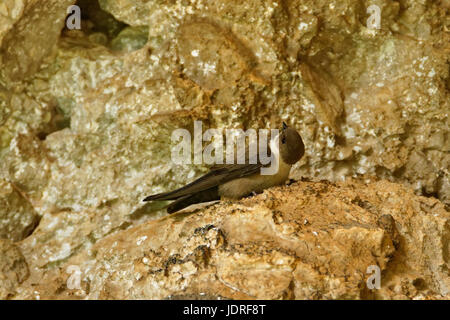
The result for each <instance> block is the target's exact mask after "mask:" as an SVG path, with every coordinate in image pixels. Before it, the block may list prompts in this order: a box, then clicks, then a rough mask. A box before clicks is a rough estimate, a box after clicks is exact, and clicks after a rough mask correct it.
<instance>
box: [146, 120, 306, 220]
mask: <svg viewBox="0 0 450 320" xmlns="http://www.w3.org/2000/svg"><path fill="white" fill-rule="evenodd" d="M269 148H270V152H271V153H272V155H273V157H272V159H273V160H272V161H274V162H275V166H277V167H278V170H277V171H276V172H275V173H274V174H271V175H263V174H261V169H262V168H264V167H267V165H263V164H262V163H261V162H260V161H246V163H245V164H220V165H214V166H213V167H212V168H211V169H210V171H209V172H208V173H206V174H205V175H203V176H201V177H200V178H198V179H196V180H195V181H193V182H191V183H189V184H187V185H185V186H183V187H181V188H179V189H176V190H173V191H169V192H164V193H159V194H154V195H150V196H148V197H146V198H145V199H144V200H143V201H144V202H147V201H167V200H174V202H172V203H171V204H169V206H167V213H169V214H171V213H174V212H177V211H180V210H182V209H184V208H186V207H189V206H190V205H193V204H197V203H204V202H211V201H216V200H221V199H222V198H225V199H241V198H243V197H247V196H249V195H252V194H258V193H261V192H263V191H264V190H265V189H267V188H270V187H273V186H277V185H281V184H283V183H285V181H286V180H287V179H288V177H289V173H290V170H291V167H292V166H293V165H294V164H295V163H297V162H298V161H299V160H300V159H301V158H302V157H303V155H304V153H305V145H304V143H303V140H302V137H301V136H300V134H299V133H298V132H297V131H296V130H295V129H293V128H290V127H288V126H287V125H286V123H284V122H283V124H282V128H281V130H280V132H279V134H278V135H277V136H276V137H275V138H274V139H271V141H270V144H269ZM251 163H254V164H251ZM270 165H271V166H273V163H272V164H270Z"/></svg>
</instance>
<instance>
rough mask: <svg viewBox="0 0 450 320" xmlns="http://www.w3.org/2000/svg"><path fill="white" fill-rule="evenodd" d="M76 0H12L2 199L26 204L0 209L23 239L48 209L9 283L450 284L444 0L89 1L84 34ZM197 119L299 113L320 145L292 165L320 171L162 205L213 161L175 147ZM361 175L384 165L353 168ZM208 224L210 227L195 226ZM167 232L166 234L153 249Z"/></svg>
mask: <svg viewBox="0 0 450 320" xmlns="http://www.w3.org/2000/svg"><path fill="white" fill-rule="evenodd" d="M72 3H74V1H71V0H65V1H53V0H52V1H41V0H28V1H25V0H23V1H9V0H6V1H3V2H2V4H0V179H1V181H7V183H6V184H5V186H4V187H3V189H2V190H0V193H1V194H3V195H4V197H3V198H1V197H0V201H6V202H4V203H6V204H7V205H9V204H11V203H17V202H18V201H12V200H11V199H16V200H20V199H27V202H26V203H28V204H30V206H31V207H30V208H28V205H27V207H26V208H27V209H26V210H24V209H23V208H22V207H21V206H20V205H19V204H17V205H16V204H15V205H13V206H12V207H11V210H9V209H8V210H7V211H1V210H0V214H1V216H2V217H3V216H7V217H8V219H9V220H8V221H9V222H8V223H6V224H3V225H2V227H1V228H2V230H8V232H7V234H9V236H6V237H11V234H14V236H13V237H12V239H14V240H19V239H23V238H24V237H26V235H28V233H29V232H28V231H27V230H28V229H27V227H25V225H28V222H27V223H25V224H23V223H22V222H23V221H32V219H29V218H30V217H32V216H35V215H38V216H39V217H42V219H41V221H40V224H39V226H38V228H37V229H36V230H35V231H34V233H33V234H32V235H31V236H30V237H27V238H25V239H24V240H22V241H21V242H20V246H21V251H23V254H24V256H25V257H26V259H27V261H28V264H29V265H30V266H31V267H30V278H29V279H28V280H27V281H28V282H27V284H24V285H23V287H21V288H22V289H20V290H19V291H20V292H19V293H12V295H13V296H14V297H16V298H20V297H26V298H35V297H38V296H39V297H40V296H41V294H40V293H37V294H36V293H34V291H33V290H31V288H32V286H31V284H36V285H37V286H38V287H39V288H40V289H39V290H37V292H42V297H47V298H51V297H55V298H61V297H73V298H80V297H88V298H94V297H102V298H118V297H129V298H136V297H147V298H173V297H179V296H185V297H198V296H208V297H232V298H254V297H260V298H286V299H287V298H293V297H294V298H302V297H303V298H386V299H388V298H418V299H420V298H433V297H435V298H439V297H443V296H446V295H448V286H449V285H448V280H447V279H448V256H449V254H448V240H447V239H448V222H447V220H446V219H447V218H441V216H442V215H443V216H444V217H447V216H446V214H447V213H446V212H444V211H443V210H445V209H444V207H443V206H446V208H447V209H448V206H449V204H450V193H449V192H450V180H449V176H450V175H449V167H450V155H449V151H450V139H448V136H449V127H450V123H449V117H448V110H450V105H449V103H450V96H449V95H450V90H449V87H450V76H449V61H448V56H449V54H450V45H449V44H450V34H449V32H448V30H449V28H450V25H449V19H448V17H449V11H448V10H449V6H448V1H428V2H418V1H415V0H400V1H387V0H377V1H373V4H376V5H378V6H379V7H380V9H381V20H380V22H381V28H380V29H379V30H374V29H371V28H369V27H368V25H367V20H368V19H369V14H368V13H367V4H365V3H363V2H361V1H356V0H343V1H329V0H314V1H313V0H294V1H275V0H265V1H259V0H255V1H253V0H251V1H237V0H233V1H230V0H214V1H213V0H195V1H194V0H192V1H145V0H142V1H129V0H121V1H109V0H101V1H99V3H95V2H92V1H91V2H89V3H88V2H86V1H80V2H78V4H80V6H81V7H82V9H83V10H89V11H90V12H89V14H88V13H87V12H84V13H83V21H82V24H81V25H82V30H67V29H63V27H64V19H65V16H66V12H67V11H66V9H67V7H68V6H69V5H70V4H72ZM371 3H372V2H371ZM147 33H148V41H147V42H146V43H145V41H146V34H147ZM144 43H145V44H144ZM194 120H201V121H202V123H203V129H204V130H206V129H208V128H217V129H227V128H242V129H249V128H253V129H260V128H278V127H279V126H280V124H281V122H282V121H286V122H287V123H288V124H289V125H290V126H292V127H294V128H296V129H297V130H298V131H299V132H300V133H301V135H302V137H303V140H304V142H305V146H306V154H305V156H304V157H303V158H302V160H301V161H300V162H299V163H298V164H296V165H295V166H294V168H293V170H292V172H291V177H292V178H296V179H299V180H300V179H301V178H303V177H307V178H308V179H310V180H311V182H309V183H306V182H301V183H299V184H298V185H295V186H293V187H291V188H288V189H277V190H278V191H276V194H275V196H270V197H269V195H271V194H272V193H271V192H272V191H270V192H267V193H266V194H265V195H264V196H259V197H257V198H255V199H256V200H253V199H247V200H243V201H242V203H240V204H239V205H238V204H236V203H226V202H225V203H223V204H221V205H220V206H218V207H213V208H216V209H217V210H216V209H214V210H216V211H217V214H216V211H214V210H213V209H211V208H209V209H207V210H205V211H200V214H201V216H199V217H198V216H197V215H187V216H186V217H184V216H183V215H176V216H173V217H168V218H164V219H163V220H158V219H160V218H161V217H163V216H164V215H165V212H164V210H162V208H163V207H164V205H165V203H161V204H159V203H150V204H145V205H144V204H143V203H142V202H141V200H142V199H143V198H144V197H145V196H147V195H149V194H152V193H157V192H163V191H167V190H170V189H174V188H176V187H179V186H181V185H183V184H185V183H186V182H188V181H191V180H192V179H194V178H195V177H197V176H199V175H200V174H202V173H204V172H205V171H206V170H207V167H206V166H203V165H186V166H179V165H175V164H174V163H173V162H172V161H171V147H172V146H173V145H174V144H175V142H174V141H172V140H171V134H172V132H173V130H175V129H179V128H184V129H187V130H188V131H189V132H191V133H192V131H193V121H194ZM365 174H368V175H371V176H377V177H378V178H379V179H383V180H382V181H381V182H377V183H372V184H370V185H368V186H366V185H364V184H362V183H360V182H354V186H353V184H352V182H347V183H343V182H342V181H344V180H345V179H346V178H357V177H358V176H362V175H365ZM321 179H324V180H327V181H329V182H331V183H337V182H339V181H341V182H340V183H339V184H337V185H336V186H335V185H329V184H326V183H321V182H319V181H320V180H321ZM313 181H315V182H313ZM387 181H391V182H392V183H394V184H390V183H389V182H387ZM396 183H398V184H396ZM401 185H403V187H402V186H401ZM8 186H14V188H15V189H14V191H13V192H12V193H10V192H9V191H8V190H9V187H8ZM352 186H353V187H352ZM404 187H408V188H411V189H412V190H413V191H414V192H415V194H416V195H425V196H427V197H428V198H420V197H416V196H414V195H413V194H412V193H411V192H410V191H406V190H409V189H404ZM334 188H338V189H334ZM337 190H339V192H338V191H337ZM347 193H348V199H347V198H345V195H346V194H347ZM299 194H300V195H299ZM390 194H392V195H390ZM10 197H12V198H10ZM342 197H344V198H342ZM272 198H273V199H272ZM434 198H437V199H439V201H441V202H438V200H434ZM1 199H3V200H1ZM5 199H6V200H5ZM284 199H286V201H285V203H283V201H281V200H284ZM349 199H350V200H349ZM253 201H256V202H253ZM24 203H25V202H24ZM245 203H248V206H247V205H245ZM302 206H303V207H302ZM249 208H250V209H249ZM436 208H438V209H436ZM28 209H30V210H28ZM346 210H349V211H346ZM436 210H437V216H434V215H435V214H436V213H435V211H436ZM213 211H214V212H215V213H214V214H212V212H213ZM14 212H15V213H17V212H19V213H23V214H20V217H19V215H17V214H13V213H14ZM29 212H33V214H32V215H31V214H28V213H29ZM354 212H358V215H354ZM11 216H13V217H14V219H10V217H11ZM202 217H203V218H202ZM155 219H156V220H157V221H156V222H149V220H155ZM177 219H178V220H177ZM196 219H198V220H196ZM202 219H205V220H202ZM310 219H312V220H310ZM183 221H185V222H183ZM242 221H244V222H245V221H247V222H245V223H244V222H242ZM313 222H314V223H313ZM319 222H320V223H319ZM18 223H19V224H18ZM184 223H185V224H186V228H187V229H186V231H185V232H184V231H180V230H178V229H177V228H179V227H181V226H180V225H184ZM207 224H211V225H213V226H214V227H213V228H211V229H209V231H208V232H207V233H206V234H207V235H208V236H207V237H212V238H211V239H215V240H211V239H209V238H206V239H204V236H203V235H199V234H197V233H195V232H194V231H195V228H197V227H200V228H204V227H206V226H207ZM241 224H242V226H241ZM30 225H32V224H30ZM156 226H160V229H161V230H159V229H158V228H157V227H156ZM16 228H17V229H16ZM140 228H142V229H140ZM155 228H156V229H158V230H155ZM202 230H203V229H202ZM267 230H269V231H267ZM324 230H325V231H324ZM25 231H26V232H25ZM313 231H314V232H316V233H317V235H316V234H315V233H312V232H313ZM147 232H148V235H147V234H146V233H147ZM165 232H167V234H166V233H165ZM135 233H136V234H135ZM160 233H162V234H160ZM154 234H156V236H155V237H156V238H158V237H162V239H163V240H164V241H167V242H161V243H153V242H152V244H151V248H152V249H151V250H148V251H145V254H146V255H148V256H145V258H147V259H148V261H150V262H148V261H147V260H146V261H147V263H140V262H139V261H141V260H143V258H144V256H143V253H141V252H139V250H138V248H140V247H141V246H137V247H138V248H135V247H136V242H137V241H138V238H139V237H143V236H147V237H148V239H152V241H156V240H154V237H153V235H154ZM114 237H117V239H121V240H120V243H122V245H123V246H122V245H120V246H119V244H118V245H117V246H119V247H120V250H122V251H123V253H122V251H120V250H119V249H117V248H116V246H113V243H114V242H112V243H110V242H109V241H110V239H116V238H114ZM121 237H124V238H123V240H122V238H121ZM133 237H134V238H133ZM205 237H206V236H205ZM246 237H247V238H246ZM189 239H191V240H189ZM242 239H247V240H246V241H243V240H242ZM163 240H161V241H163ZM188 240H189V241H191V242H192V243H191V242H189V241H188ZM111 241H112V240H111ZM114 241H115V240H114ZM214 241H215V242H217V244H215V245H213V244H212V243H213V242H214ZM189 243H191V244H190V246H189ZM184 246H186V247H184ZM205 246H206V247H205ZM208 246H209V247H208ZM317 246H320V248H318V247H317ZM162 247H171V248H172V249H171V250H172V251H171V252H170V253H168V252H166V251H164V250H163V249H161V248H162ZM94 248H95V250H94ZM132 248H134V249H132ZM198 248H199V249H198ZM136 250H137V251H136ZM146 250H147V247H146ZM152 250H153V251H152ZM309 252H311V254H309ZM96 254H97V255H98V257H99V259H98V260H96V259H94V257H95V255H96ZM124 257H129V258H130V260H127V259H128V258H126V259H125V258H124ZM108 259H110V260H108ZM108 261H110V262H111V265H108V264H107V262H108ZM274 261H279V264H277V263H276V262H274ZM370 264H377V265H379V266H380V268H381V269H382V270H383V279H384V280H383V281H385V284H383V288H382V289H381V290H379V291H375V292H373V291H370V290H367V288H366V287H365V286H364V283H365V279H366V278H367V274H366V268H367V266H368V265H370ZM70 266H80V268H81V269H82V271H83V272H84V273H85V274H86V276H85V277H84V278H83V281H82V285H81V287H82V288H81V289H79V290H78V291H77V290H75V291H70V290H67V278H68V277H70V276H71V275H73V274H71V272H70V270H72V269H70V268H69V267H70ZM108 266H109V267H110V268H112V269H111V270H113V271H114V272H113V271H111V275H110V274H109V273H108V272H109V271H107V270H108V269H107V268H108ZM252 266H254V268H253V267H252ZM68 268H69V269H70V270H69V271H68ZM135 270H138V271H135ZM148 270H150V271H148ZM446 270H447V271H446ZM72 271H73V270H72ZM146 272H147V273H146ZM148 272H150V273H148ZM446 272H447V274H446ZM110 276H111V277H110ZM136 277H137V278H140V279H141V278H142V280H136ZM259 278H263V279H264V285H262V286H261V287H259V286H257V285H256V284H255V282H254V281H255V280H254V279H259ZM111 279H114V280H111ZM207 288H209V289H208V290H209V291H208V290H206V289H207ZM203 293H205V295H201V294H203ZM8 295H10V294H9V293H8Z"/></svg>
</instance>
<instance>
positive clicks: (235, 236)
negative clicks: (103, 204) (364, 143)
mask: <svg viewBox="0 0 450 320" xmlns="http://www.w3.org/2000/svg"><path fill="white" fill-rule="evenodd" d="M97 214H98V213H89V212H85V213H84V214H83V215H80V214H73V213H69V212H61V213H59V214H58V215H57V216H55V217H54V218H53V219H52V220H49V221H47V222H45V221H44V223H42V227H41V226H40V227H39V229H38V230H36V231H35V233H33V235H32V236H31V237H29V238H27V239H26V240H24V241H23V242H21V243H20V248H21V250H22V252H23V253H24V255H25V257H26V259H27V261H28V263H29V264H30V268H31V269H32V270H34V271H33V272H32V275H31V276H30V278H29V279H28V280H27V281H26V282H25V283H24V284H23V285H22V286H21V287H20V292H19V294H18V295H17V296H15V297H16V298H29V299H32V298H34V297H35V295H39V296H40V298H41V299H42V298H52V299H55V298H58V299H59V298H87V299H165V298H171V297H184V296H186V297H188V296H202V295H206V296H209V297H222V298H231V299H430V298H433V299H436V298H437V299H439V298H445V297H446V298H448V297H449V293H450V292H449V290H450V277H449V274H448V267H449V261H448V257H449V245H448V244H449V241H450V237H449V235H450V213H449V212H448V211H446V210H445V209H444V206H443V204H442V203H440V202H439V201H438V200H436V199H429V198H425V197H419V196H415V195H414V194H413V192H412V191H411V190H409V189H407V188H405V187H403V186H401V185H398V184H394V183H390V182H387V181H370V179H369V180H366V181H356V180H348V181H346V182H343V183H338V184H331V183H328V182H308V181H303V182H297V183H294V184H291V185H290V186H284V187H278V188H272V189H269V190H266V191H265V192H264V193H263V194H261V195H258V196H255V197H251V198H247V199H243V200H241V201H236V202H229V201H225V202H223V203H220V204H212V205H209V206H206V207H204V206H203V208H197V209H195V208H192V209H187V210H185V211H183V212H179V213H176V214H173V215H171V216H168V217H165V218H162V219H159V220H155V221H149V222H145V223H141V224H139V225H136V226H134V227H129V228H127V229H124V228H120V229H118V230H117V231H116V232H114V233H112V234H110V235H104V236H101V237H99V238H98V239H97V237H96V236H91V237H90V238H91V241H90V243H91V244H90V245H88V246H86V243H87V241H86V240H82V238H84V237H86V234H87V232H89V230H94V229H96V230H97V231H94V233H96V232H101V229H102V228H103V227H102V226H106V224H109V223H110V222H111V221H108V220H107V219H105V217H106V216H103V218H101V217H97V216H96V215H97ZM76 216H77V217H78V218H76V220H73V218H74V217H76ZM89 217H91V218H89ZM94 217H95V218H94ZM93 218H94V219H95V222H94V220H93ZM80 219H81V220H80ZM111 219H112V216H111ZM63 221H64V223H63ZM69 221H72V222H69ZM69 228H70V229H71V231H69ZM92 228H93V229H92ZM55 230H56V232H57V233H58V234H59V236H58V237H49V234H52V233H54V232H55ZM91 232H92V231H91ZM80 240H81V241H80ZM54 241H58V243H59V245H62V247H61V248H59V249H58V247H57V246H56V243H53V244H52V242H54ZM74 241H78V243H79V245H78V246H77V245H75V244H74ZM64 246H65V247H66V248H65V249H64V248H63V247H64ZM53 248H54V249H55V250H56V251H55V255H53V253H51V255H47V254H46V253H47V252H49V251H50V250H53ZM41 251H42V253H40V252H41ZM49 253H50V252H49ZM56 258H58V259H60V260H58V261H59V262H58V264H54V263H52V261H53V262H55V261H56V260H55V259H56ZM61 259H62V260H61ZM35 266H36V267H37V266H38V268H35ZM374 266H375V267H378V268H379V270H380V271H381V273H380V277H381V288H380V289H371V288H370V287H368V285H367V281H368V280H369V276H370V275H371V274H372V273H371V272H370V270H372V269H370V268H373V267H374ZM369 267H370V268H369ZM71 268H72V269H77V270H79V272H80V282H79V287H78V288H71V289H69V288H68V287H67V281H68V279H69V278H70V277H71V274H70V270H71Z"/></svg>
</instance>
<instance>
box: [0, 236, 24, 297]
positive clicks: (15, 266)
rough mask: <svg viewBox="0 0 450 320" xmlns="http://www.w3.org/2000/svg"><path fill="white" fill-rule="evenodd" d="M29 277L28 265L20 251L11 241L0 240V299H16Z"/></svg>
mask: <svg viewBox="0 0 450 320" xmlns="http://www.w3.org/2000/svg"><path fill="white" fill-rule="evenodd" d="M28 276H29V271H28V265H27V262H26V260H25V258H24V257H23V255H22V253H21V252H20V249H19V248H18V247H17V246H15V245H14V244H13V243H12V242H11V241H9V240H0V299H1V300H4V299H10V298H12V297H14V296H15V295H16V294H17V290H18V289H19V286H20V284H21V283H22V282H24V281H25V280H26V279H27V278H28Z"/></svg>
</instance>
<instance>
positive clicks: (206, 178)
mask: <svg viewBox="0 0 450 320" xmlns="http://www.w3.org/2000/svg"><path fill="white" fill-rule="evenodd" d="M261 167H262V165H261V163H256V164H224V165H215V166H214V167H212V168H211V171H210V172H208V173H207V174H205V175H203V176H201V177H200V178H198V179H197V180H195V181H193V182H191V183H189V184H187V185H185V186H184V187H181V188H179V189H177V190H174V191H170V192H164V193H159V194H155V195H151V196H148V197H147V198H145V199H144V201H152V200H175V199H178V198H181V197H184V196H187V195H190V194H194V193H197V192H201V191H204V190H208V189H210V188H214V187H217V186H219V185H221V184H223V183H225V182H228V181H230V180H234V179H238V178H242V177H246V176H250V175H252V174H255V173H258V172H259V171H260V169H261Z"/></svg>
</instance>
